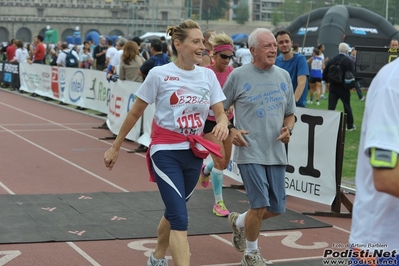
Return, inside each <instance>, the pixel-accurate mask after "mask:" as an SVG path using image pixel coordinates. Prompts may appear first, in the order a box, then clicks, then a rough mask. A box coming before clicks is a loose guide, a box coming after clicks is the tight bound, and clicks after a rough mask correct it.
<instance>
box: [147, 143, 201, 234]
mask: <svg viewBox="0 0 399 266" xmlns="http://www.w3.org/2000/svg"><path fill="white" fill-rule="evenodd" d="M151 159H152V165H153V169H154V176H155V179H156V181H157V185H158V188H159V192H160V193H161V197H162V200H163V202H164V204H165V213H164V216H165V218H166V220H168V221H169V223H170V229H171V230H179V231H187V228H188V214H187V206H186V202H187V201H188V200H189V198H190V197H191V195H192V194H193V192H194V189H195V186H196V185H197V183H198V178H199V175H200V171H201V166H202V162H203V160H202V159H200V158H198V157H196V156H194V154H193V152H192V151H191V150H162V151H157V152H155V153H154V154H153V155H152V156H151Z"/></svg>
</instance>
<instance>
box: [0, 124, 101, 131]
mask: <svg viewBox="0 0 399 266" xmlns="http://www.w3.org/2000/svg"><path fill="white" fill-rule="evenodd" d="M1 126H4V125H1ZM79 130H81V131H96V130H98V129H93V128H82V129H79ZM12 131H13V132H55V131H69V129H67V128H63V129H61V128H53V129H13V130H12ZM0 132H5V131H4V130H0Z"/></svg>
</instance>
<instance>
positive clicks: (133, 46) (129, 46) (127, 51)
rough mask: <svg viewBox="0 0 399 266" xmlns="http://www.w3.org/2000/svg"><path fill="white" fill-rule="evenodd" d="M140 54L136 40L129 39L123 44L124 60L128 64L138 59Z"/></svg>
mask: <svg viewBox="0 0 399 266" xmlns="http://www.w3.org/2000/svg"><path fill="white" fill-rule="evenodd" d="M137 55H140V52H139V46H138V45H137V43H136V42H133V41H128V42H126V43H125V45H124V46H123V54H122V61H123V62H124V63H125V64H126V65H130V61H132V60H134V61H136V56H137Z"/></svg>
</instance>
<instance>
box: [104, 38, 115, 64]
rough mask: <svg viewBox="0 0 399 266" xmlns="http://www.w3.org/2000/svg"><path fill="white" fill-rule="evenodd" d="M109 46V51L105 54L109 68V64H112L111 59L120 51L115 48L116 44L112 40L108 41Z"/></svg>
mask: <svg viewBox="0 0 399 266" xmlns="http://www.w3.org/2000/svg"><path fill="white" fill-rule="evenodd" d="M107 45H108V49H107V53H106V54H105V58H106V59H105V65H106V66H108V65H109V63H110V62H111V59H112V58H113V57H114V55H115V53H116V52H117V51H118V50H117V49H116V48H115V47H114V43H113V42H112V40H108V41H107Z"/></svg>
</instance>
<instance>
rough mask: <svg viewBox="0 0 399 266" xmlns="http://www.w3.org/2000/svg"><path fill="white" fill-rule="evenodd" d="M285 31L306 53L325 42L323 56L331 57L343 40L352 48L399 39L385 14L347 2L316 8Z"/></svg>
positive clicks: (308, 53)
mask: <svg viewBox="0 0 399 266" xmlns="http://www.w3.org/2000/svg"><path fill="white" fill-rule="evenodd" d="M308 16H309V23H308V26H307V27H306V25H307V22H308ZM286 30H288V31H289V32H290V33H291V35H292V39H293V42H294V43H297V44H299V46H300V47H302V46H303V47H302V50H301V51H302V52H303V53H304V54H305V55H306V56H310V55H311V53H312V50H313V47H316V46H317V44H319V43H322V44H324V46H325V51H324V55H325V56H326V57H329V58H331V57H333V56H334V55H336V54H338V45H339V43H341V42H346V43H348V44H349V46H351V47H354V46H356V45H358V46H380V47H384V46H387V45H388V44H389V42H390V40H391V39H392V38H395V39H399V31H398V30H396V29H395V27H393V26H392V25H391V24H390V23H389V22H388V21H387V20H386V19H385V18H383V17H382V16H380V15H378V14H376V13H374V12H371V11H370V10H368V9H365V8H359V7H352V6H345V5H336V6H333V7H324V8H319V9H316V10H313V11H311V12H310V14H309V13H308V14H304V15H302V16H300V17H298V18H297V19H296V20H295V21H294V22H293V23H292V24H291V25H289V26H288V27H287V28H286ZM304 40H305V42H304Z"/></svg>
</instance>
